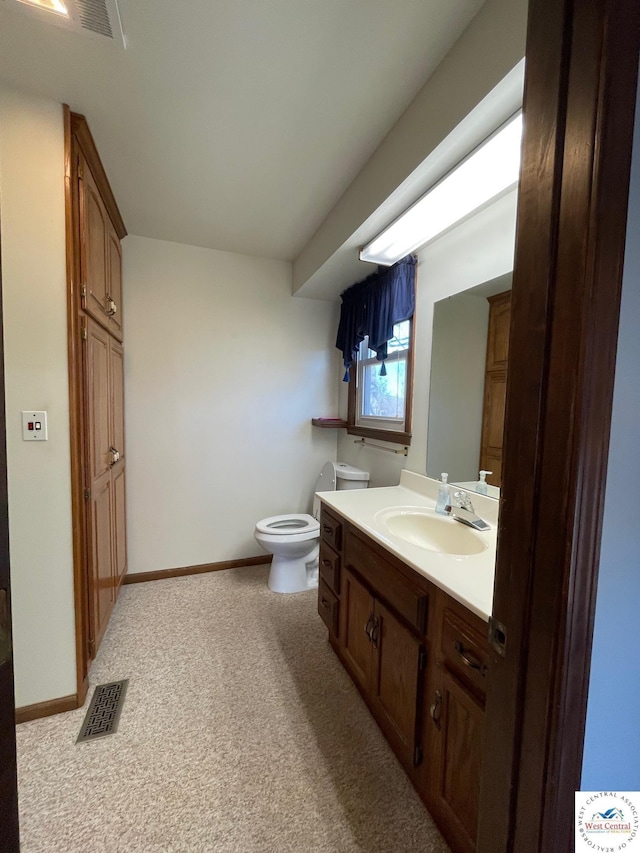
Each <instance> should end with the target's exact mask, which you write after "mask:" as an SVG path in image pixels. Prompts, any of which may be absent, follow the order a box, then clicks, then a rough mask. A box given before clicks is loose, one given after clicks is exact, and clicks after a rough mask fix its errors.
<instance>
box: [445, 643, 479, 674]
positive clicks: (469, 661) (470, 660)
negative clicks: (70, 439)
mask: <svg viewBox="0 0 640 853" xmlns="http://www.w3.org/2000/svg"><path fill="white" fill-rule="evenodd" d="M453 648H454V649H455V650H456V652H457V653H458V657H459V658H460V660H461V661H462V663H463V664H464V665H465V666H468V667H469V669H475V670H477V671H478V672H479V673H480V674H481V675H483V676H484V675H486V674H487V667H486V666H485V665H484V664H483V663H482V661H481V660H478V658H477V657H476V656H475V655H472V654H470V653H469V652H468V651H467V650H466V649H465V647H464V646H463V645H462V643H461V642H460V640H456V642H455V643H454V644H453Z"/></svg>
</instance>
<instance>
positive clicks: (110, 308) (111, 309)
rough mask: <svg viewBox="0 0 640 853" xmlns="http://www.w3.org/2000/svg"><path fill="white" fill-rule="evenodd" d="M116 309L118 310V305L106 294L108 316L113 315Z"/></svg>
mask: <svg viewBox="0 0 640 853" xmlns="http://www.w3.org/2000/svg"><path fill="white" fill-rule="evenodd" d="M117 310H118V306H117V305H116V303H115V302H114V301H113V299H112V298H111V297H110V296H109V295H108V294H107V314H108V315H109V316H110V317H113V315H114V314H115V313H116V311H117Z"/></svg>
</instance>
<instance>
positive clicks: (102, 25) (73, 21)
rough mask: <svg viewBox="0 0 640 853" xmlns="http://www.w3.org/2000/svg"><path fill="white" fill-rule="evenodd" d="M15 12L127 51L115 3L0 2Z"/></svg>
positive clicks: (81, 0)
mask: <svg viewBox="0 0 640 853" xmlns="http://www.w3.org/2000/svg"><path fill="white" fill-rule="evenodd" d="M0 8H6V9H9V8H11V9H14V10H16V11H20V12H22V13H25V14H27V15H29V16H30V17H32V18H39V20H41V21H42V22H44V23H49V24H53V25H54V26H57V27H62V28H63V29H66V30H72V31H73V32H77V33H82V34H83V35H88V36H91V37H97V38H99V39H101V40H104V39H109V40H110V41H111V42H112V43H114V44H117V45H119V46H120V47H126V46H127V45H126V41H125V37H124V33H123V30H122V21H121V18H120V10H119V9H118V0H1V2H0Z"/></svg>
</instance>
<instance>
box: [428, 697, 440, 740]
mask: <svg viewBox="0 0 640 853" xmlns="http://www.w3.org/2000/svg"><path fill="white" fill-rule="evenodd" d="M441 713H442V693H440V691H439V690H436V695H435V698H434V700H433V705H432V706H431V707H430V708H429V715H430V716H431V719H432V720H433V724H434V726H435V727H436V728H437V729H438V731H439V730H440V714H441Z"/></svg>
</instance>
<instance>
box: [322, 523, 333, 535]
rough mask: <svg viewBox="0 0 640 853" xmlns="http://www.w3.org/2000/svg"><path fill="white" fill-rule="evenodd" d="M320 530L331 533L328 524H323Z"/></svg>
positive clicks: (331, 528)
mask: <svg viewBox="0 0 640 853" xmlns="http://www.w3.org/2000/svg"><path fill="white" fill-rule="evenodd" d="M322 529H323V531H324V532H325V533H333V527H331V525H329V524H323V525H322Z"/></svg>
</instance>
